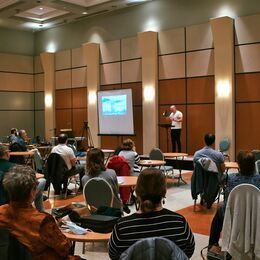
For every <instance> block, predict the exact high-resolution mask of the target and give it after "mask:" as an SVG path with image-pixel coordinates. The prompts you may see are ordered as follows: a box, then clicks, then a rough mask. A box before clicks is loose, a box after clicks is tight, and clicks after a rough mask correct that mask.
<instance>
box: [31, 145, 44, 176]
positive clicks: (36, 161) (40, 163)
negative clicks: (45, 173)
mask: <svg viewBox="0 0 260 260" xmlns="http://www.w3.org/2000/svg"><path fill="white" fill-rule="evenodd" d="M33 160H34V165H35V170H36V171H40V172H42V169H43V160H42V157H41V154H40V153H39V151H38V150H35V151H34V154H33Z"/></svg>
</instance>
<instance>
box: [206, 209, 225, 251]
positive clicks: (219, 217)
mask: <svg viewBox="0 0 260 260" xmlns="http://www.w3.org/2000/svg"><path fill="white" fill-rule="evenodd" d="M225 209H226V207H225V206H224V205H223V204H222V205H221V206H220V207H219V208H218V210H217V212H216V214H215V216H214V218H213V220H212V223H211V227H210V236H209V246H212V245H218V241H219V238H220V233H221V231H222V228H223V222H224V216H225Z"/></svg>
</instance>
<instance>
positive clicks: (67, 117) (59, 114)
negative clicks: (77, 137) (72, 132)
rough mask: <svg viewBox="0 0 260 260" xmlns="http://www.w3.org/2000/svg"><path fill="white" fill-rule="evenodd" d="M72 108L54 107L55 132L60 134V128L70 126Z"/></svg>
mask: <svg viewBox="0 0 260 260" xmlns="http://www.w3.org/2000/svg"><path fill="white" fill-rule="evenodd" d="M71 111H72V110H71V109H56V133H57V134H60V129H64V128H65V129H68V128H72V112H71Z"/></svg>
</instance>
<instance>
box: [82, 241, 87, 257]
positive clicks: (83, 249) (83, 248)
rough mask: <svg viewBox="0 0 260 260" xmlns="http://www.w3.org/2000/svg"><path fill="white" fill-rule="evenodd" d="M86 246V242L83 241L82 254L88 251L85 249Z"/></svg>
mask: <svg viewBox="0 0 260 260" xmlns="http://www.w3.org/2000/svg"><path fill="white" fill-rule="evenodd" d="M85 246H86V243H85V242H83V243H82V254H83V255H84V254H85V252H86V250H85Z"/></svg>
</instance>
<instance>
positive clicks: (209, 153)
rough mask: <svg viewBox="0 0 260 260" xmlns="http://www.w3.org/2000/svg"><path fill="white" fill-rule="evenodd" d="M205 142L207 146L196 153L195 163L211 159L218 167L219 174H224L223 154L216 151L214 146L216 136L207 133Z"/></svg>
mask: <svg viewBox="0 0 260 260" xmlns="http://www.w3.org/2000/svg"><path fill="white" fill-rule="evenodd" d="M204 142H205V144H206V146H204V147H203V148H202V149H200V150H198V151H197V152H195V154H194V157H193V161H194V163H195V162H197V161H198V160H199V159H201V158H203V157H207V158H209V159H211V160H212V161H213V162H214V163H215V164H216V166H217V168H218V172H219V173H223V172H224V171H225V164H224V156H223V154H222V153H221V152H219V151H216V150H215V149H214V148H213V146H214V143H215V135H214V134H210V133H207V134H205V136H204Z"/></svg>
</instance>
